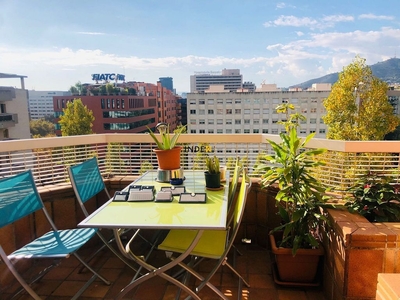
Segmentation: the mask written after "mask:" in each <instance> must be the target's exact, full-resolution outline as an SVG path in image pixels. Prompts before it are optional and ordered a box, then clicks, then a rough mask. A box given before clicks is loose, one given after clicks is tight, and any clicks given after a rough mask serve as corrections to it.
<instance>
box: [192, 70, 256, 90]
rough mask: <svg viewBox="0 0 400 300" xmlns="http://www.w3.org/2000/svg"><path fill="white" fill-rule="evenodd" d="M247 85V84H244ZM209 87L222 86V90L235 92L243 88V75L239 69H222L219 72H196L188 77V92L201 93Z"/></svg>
mask: <svg viewBox="0 0 400 300" xmlns="http://www.w3.org/2000/svg"><path fill="white" fill-rule="evenodd" d="M246 84H247V85H249V84H250V83H249V82H246ZM210 85H223V86H224V89H225V90H227V91H231V92H236V91H237V90H238V89H241V88H242V87H243V75H241V74H240V70H239V69H223V70H222V71H221V73H219V72H198V73H197V74H195V75H191V76H190V92H191V93H195V92H202V91H205V90H207V89H208V88H209V87H210Z"/></svg>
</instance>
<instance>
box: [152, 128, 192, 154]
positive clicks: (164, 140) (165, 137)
mask: <svg viewBox="0 0 400 300" xmlns="http://www.w3.org/2000/svg"><path fill="white" fill-rule="evenodd" d="M146 127H147V129H148V130H149V134H150V136H151V137H152V138H153V140H154V141H155V142H156V144H157V147H158V149H160V150H168V149H173V148H174V147H175V145H176V143H177V142H178V138H179V136H180V135H181V134H182V133H183V132H184V131H185V130H186V125H185V126H181V127H179V128H177V129H176V130H175V132H174V135H173V136H172V137H171V135H170V133H169V124H166V123H158V124H157V126H156V128H157V129H158V131H159V132H160V135H161V137H160V141H159V140H158V139H157V136H156V135H155V134H154V132H153V131H152V130H151V129H150V128H149V127H148V126H146Z"/></svg>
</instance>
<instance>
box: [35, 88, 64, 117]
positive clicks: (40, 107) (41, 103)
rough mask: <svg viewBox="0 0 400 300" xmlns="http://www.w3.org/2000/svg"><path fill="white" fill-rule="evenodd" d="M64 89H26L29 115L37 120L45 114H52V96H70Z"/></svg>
mask: <svg viewBox="0 0 400 300" xmlns="http://www.w3.org/2000/svg"><path fill="white" fill-rule="evenodd" d="M70 95H71V93H70V92H66V91H28V106H29V116H30V118H31V120H38V119H41V118H44V117H46V116H54V107H53V97H54V96H70Z"/></svg>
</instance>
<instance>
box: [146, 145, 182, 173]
mask: <svg viewBox="0 0 400 300" xmlns="http://www.w3.org/2000/svg"><path fill="white" fill-rule="evenodd" d="M181 150H182V147H181V146H176V147H175V148H173V149H169V150H160V149H153V151H154V152H155V153H156V155H157V161H158V167H159V168H160V169H162V170H176V169H179V168H180V167H181Z"/></svg>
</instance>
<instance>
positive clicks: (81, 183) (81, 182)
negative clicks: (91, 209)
mask: <svg viewBox="0 0 400 300" xmlns="http://www.w3.org/2000/svg"><path fill="white" fill-rule="evenodd" d="M68 174H69V178H70V180H71V184H72V187H73V189H74V192H75V196H76V199H77V200H78V203H79V205H80V207H81V209H82V212H83V214H84V215H85V217H88V216H89V213H88V211H87V209H86V207H85V203H86V202H87V201H88V200H89V199H91V198H93V197H94V196H96V195H98V194H100V193H101V192H104V193H105V194H106V195H107V197H108V198H109V199H110V198H111V196H110V193H109V192H108V190H107V187H106V185H105V184H104V181H103V177H102V176H101V173H100V169H99V166H98V163H97V158H96V157H93V158H91V159H88V160H86V161H84V162H82V163H79V164H76V165H74V166H69V167H68ZM125 232H126V231H124V230H115V231H114V233H115V234H123V233H125ZM96 233H97V235H98V237H99V238H100V239H101V240H102V241H103V245H102V246H101V247H100V248H99V249H98V250H97V251H96V252H95V253H93V254H92V255H91V257H90V258H89V259H92V258H93V257H94V256H95V255H96V254H97V253H99V252H100V251H101V250H102V249H104V248H105V247H107V248H109V249H110V250H111V251H112V252H113V253H114V254H115V255H116V256H117V257H118V258H120V259H121V260H122V261H123V262H124V263H125V264H126V265H128V266H129V267H130V268H131V269H132V270H134V271H135V272H137V273H138V272H139V270H140V269H139V270H137V269H136V268H135V267H134V266H132V263H131V261H130V260H128V259H127V258H129V257H124V256H123V255H122V254H123V253H124V252H121V251H119V250H117V249H115V248H114V247H113V246H112V245H111V243H112V242H114V240H115V239H114V238H106V237H105V236H104V235H103V234H102V233H101V232H100V230H98V229H96ZM136 234H137V235H138V233H136ZM142 238H143V237H142ZM143 239H144V240H145V241H146V242H148V243H150V242H149V241H147V239H145V238H143ZM118 246H119V245H118Z"/></svg>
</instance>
